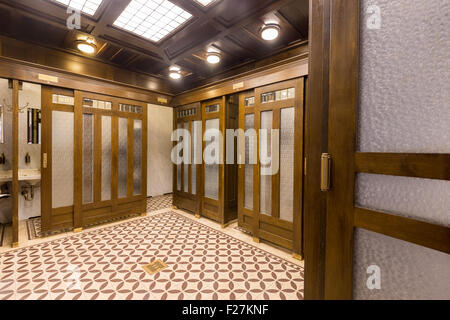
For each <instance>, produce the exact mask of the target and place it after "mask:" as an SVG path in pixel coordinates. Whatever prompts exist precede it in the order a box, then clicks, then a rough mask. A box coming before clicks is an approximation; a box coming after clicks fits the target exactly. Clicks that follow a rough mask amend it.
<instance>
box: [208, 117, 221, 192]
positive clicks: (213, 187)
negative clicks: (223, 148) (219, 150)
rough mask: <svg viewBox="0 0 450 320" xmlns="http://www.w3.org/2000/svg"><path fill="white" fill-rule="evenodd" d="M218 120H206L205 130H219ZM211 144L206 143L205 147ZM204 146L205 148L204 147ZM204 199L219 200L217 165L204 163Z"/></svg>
mask: <svg viewBox="0 0 450 320" xmlns="http://www.w3.org/2000/svg"><path fill="white" fill-rule="evenodd" d="M219 124H220V122H219V119H212V120H206V122H205V130H209V129H216V130H219ZM211 143H212V142H206V146H208V145H209V144H211ZM206 146H205V147H206ZM205 197H206V198H210V199H213V200H219V165H218V164H212V165H211V164H206V163H205Z"/></svg>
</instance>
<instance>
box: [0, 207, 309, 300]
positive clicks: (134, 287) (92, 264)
mask: <svg viewBox="0 0 450 320" xmlns="http://www.w3.org/2000/svg"><path fill="white" fill-rule="evenodd" d="M157 260H161V261H163V262H164V264H165V265H167V268H165V269H163V270H160V271H159V272H158V273H155V274H154V275H150V274H149V273H147V272H146V271H145V270H144V268H143V267H144V266H146V265H148V264H150V263H152V262H155V261H157ZM303 279H304V270H303V268H302V267H301V266H298V265H295V264H293V263H290V262H289V261H286V260H284V259H282V258H280V257H277V256H275V255H273V254H271V253H268V252H266V251H264V250H261V249H259V248H256V247H254V246H252V245H251V244H248V243H245V242H243V241H240V240H238V239H236V238H234V237H232V236H230V235H227V234H225V233H223V232H220V231H218V230H215V229H213V228H210V227H208V226H206V225H204V224H201V223H200V222H197V221H194V220H193V219H190V218H187V217H184V216H182V215H179V214H177V213H175V212H171V211H167V212H164V213H160V214H156V215H153V216H149V217H145V218H139V219H136V220H133V221H128V222H123V223H121V224H118V225H114V226H109V227H105V228H101V229H97V230H92V231H85V232H84V233H81V234H77V235H71V236H68V237H65V238H62V239H57V240H53V241H49V242H44V243H40V244H37V245H33V246H30V247H24V248H20V249H16V250H13V251H8V252H5V253H3V254H0V300H2V299H27V300H31V299H33V300H34V299H45V300H50V299H69V300H72V299H73V300H77V299H83V300H85V299H92V300H125V299H129V300H143V299H144V300H165V299H169V300H178V299H184V300H186V299H188V300H191V299H192V300H200V299H208V300H209V299H212V300H235V299H243V300H251V299H260V300H284V299H289V300H300V299H303V285H304V280H303Z"/></svg>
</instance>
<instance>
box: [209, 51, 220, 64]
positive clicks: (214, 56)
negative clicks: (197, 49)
mask: <svg viewBox="0 0 450 320" xmlns="http://www.w3.org/2000/svg"><path fill="white" fill-rule="evenodd" d="M220 59H221V56H220V53H218V52H208V53H207V54H206V61H208V63H210V64H218V63H219V62H220Z"/></svg>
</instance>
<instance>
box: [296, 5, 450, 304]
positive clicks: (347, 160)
mask: <svg viewBox="0 0 450 320" xmlns="http://www.w3.org/2000/svg"><path fill="white" fill-rule="evenodd" d="M389 4H390V1H378V3H377V5H379V6H382V7H383V8H385V10H384V11H383V20H382V21H387V22H388V23H386V24H383V28H378V29H376V30H373V29H370V28H369V27H368V24H367V23H366V21H365V19H366V18H367V19H368V18H369V17H368V16H367V12H368V9H370V10H369V11H370V12H372V14H375V15H376V12H377V8H376V7H377V6H375V7H373V6H372V7H371V8H369V6H370V5H373V3H372V2H370V1H358V0H333V1H330V0H327V1H322V0H321V1H310V5H311V12H312V13H313V15H312V16H311V19H312V20H311V26H312V27H311V29H310V31H311V33H312V34H313V35H314V37H312V39H310V41H311V43H310V45H311V56H312V61H311V65H310V68H311V72H310V83H309V88H310V99H311V100H310V101H311V105H310V106H309V108H308V109H309V111H310V112H311V114H310V116H309V118H308V119H309V120H311V121H310V122H309V128H310V129H311V132H313V131H314V132H317V133H318V134H319V136H318V137H317V138H314V139H315V140H316V141H315V143H311V144H310V145H309V146H308V147H309V148H310V150H311V153H310V156H314V159H308V168H307V170H308V175H310V174H311V175H312V176H311V180H315V181H316V182H313V181H312V183H311V185H309V184H308V192H307V194H306V198H305V201H307V202H308V203H311V204H312V205H311V206H309V208H308V210H306V211H305V214H306V216H307V220H306V221H307V224H306V226H305V227H306V228H308V229H309V231H308V234H307V236H308V237H307V238H305V243H306V244H307V250H306V256H305V259H306V270H305V274H306V281H305V297H306V298H307V299H323V298H325V299H352V298H356V299H427V298H428V299H448V298H449V296H448V293H449V284H448V265H449V261H450V260H449V259H450V256H449V254H450V228H449V227H448V208H449V202H448V199H449V198H448V197H445V196H443V197H440V196H437V197H435V195H436V194H448V191H449V190H450V184H449V180H450V166H449V164H450V154H449V152H450V149H449V146H450V145H449V144H448V141H449V140H448V138H445V137H446V135H447V134H448V123H449V119H450V118H449V116H448V115H449V114H448V101H447V100H445V99H443V96H440V95H438V94H437V95H434V94H430V93H431V92H434V91H433V90H442V88H441V86H444V85H446V83H447V82H446V77H445V76H444V74H443V73H442V71H441V68H440V67H439V66H438V65H437V64H435V63H431V64H427V62H430V61H433V60H431V59H433V57H434V58H436V57H437V56H438V57H440V55H442V56H444V55H446V54H447V53H448V49H447V48H441V47H440V46H439V45H440V44H441V41H440V34H441V32H444V30H445V27H443V26H442V25H439V22H437V24H438V25H433V24H431V25H430V23H429V21H447V20H448V19H446V18H445V13H443V12H440V11H439V10H435V9H436V8H438V6H439V5H438V4H437V2H434V3H427V4H426V5H425V6H424V7H423V8H421V9H420V8H416V7H414V8H413V9H411V10H410V11H409V14H408V19H405V15H404V12H403V11H402V6H400V7H396V6H394V7H392V6H389ZM429 10H432V14H433V15H434V14H436V15H437V17H435V16H433V18H436V19H425V20H424V19H423V15H426V14H430V11H429ZM326 16H328V19H325V18H324V17H326ZM419 17H420V19H421V20H422V21H427V22H424V23H422V24H420V23H419V24H417V21H418V20H419ZM362 19H364V20H362ZM369 21H373V19H372V20H369ZM383 23H384V22H383ZM392 26H395V29H391V30H390V29H389V28H392ZM412 28H416V30H427V31H428V32H427V33H426V37H427V39H430V41H433V39H434V41H436V43H437V44H438V45H437V46H436V50H433V52H428V53H427V55H426V58H424V59H423V60H422V58H420V61H417V57H416V55H411V56H410V59H406V60H405V59H402V58H400V59H398V57H399V56H398V54H399V52H401V50H402V49H403V48H404V44H405V43H407V44H408V47H407V48H408V52H419V51H420V50H421V49H420V48H421V47H422V45H423V43H422V41H421V40H420V39H421V37H422V34H420V33H419V34H418V35H416V37H414V39H412V40H410V39H409V35H410V30H411V29H412ZM402 37H404V38H405V39H402ZM368 39H369V40H370V41H369V40H368ZM406 39H408V41H402V40H406ZM399 40H400V42H401V43H402V46H399V47H396V49H395V50H394V49H393V45H394V44H395V45H397V44H398V43H399ZM361 44H364V45H361ZM415 49H418V50H415ZM414 61H416V63H414ZM436 61H438V59H437V60H436ZM374 65H376V66H377V68H373V66H374ZM394 65H395V73H396V74H395V76H394V77H393V78H392V77H386V74H392V69H391V68H390V67H392V66H394ZM422 65H423V66H425V65H426V66H429V67H426V68H425V69H421V72H419V71H417V68H420V66H422ZM419 74H420V77H425V78H426V79H427V81H426V82H419V81H418V80H417V77H418V75H419ZM397 76H399V77H400V78H401V79H402V81H397V80H396V77H397ZM436 80H437V81H436ZM435 82H437V83H435ZM417 83H420V85H417ZM433 83H435V85H433ZM410 84H413V86H411V85H410ZM447 87H448V85H447ZM386 88H388V90H387V89H386ZM384 89H385V90H384ZM444 91H446V92H448V90H444ZM424 96H426V97H428V96H429V97H431V96H432V97H433V98H432V99H427V103H426V104H425V105H426V109H425V108H424V104H423V103H421V99H423V97H424ZM388 106H389V107H388ZM429 119H433V121H430V120H429ZM398 126H400V128H399V127H398ZM313 128H321V129H320V130H318V129H313ZM318 131H319V132H318ZM320 135H322V138H323V141H325V142H324V143H323V144H322V145H320ZM431 136H432V137H434V138H433V139H430V138H429V137H431ZM312 141H313V140H312ZM320 153H327V154H328V156H329V157H330V158H331V173H330V179H329V180H330V182H331V183H330V184H329V187H328V188H324V189H323V192H322V196H321V195H318V194H317V193H318V192H320V187H319V183H318V182H319V181H320V160H319V159H320ZM324 173H326V172H324ZM323 176H324V177H326V176H327V175H326V174H324V175H323ZM326 185H327V184H324V185H323V186H325V187H326ZM418 208H420V209H419V210H417V209H418ZM309 235H311V236H309Z"/></svg>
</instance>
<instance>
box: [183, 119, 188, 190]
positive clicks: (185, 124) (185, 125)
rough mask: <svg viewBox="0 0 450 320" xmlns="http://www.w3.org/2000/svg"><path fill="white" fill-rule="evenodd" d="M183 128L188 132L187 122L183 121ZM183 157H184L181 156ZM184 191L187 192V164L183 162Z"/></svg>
mask: <svg viewBox="0 0 450 320" xmlns="http://www.w3.org/2000/svg"><path fill="white" fill-rule="evenodd" d="M184 130H186V131H187V132H189V122H185V123H184ZM183 159H184V157H183ZM183 173H184V192H189V164H187V163H185V164H184V172H183Z"/></svg>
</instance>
